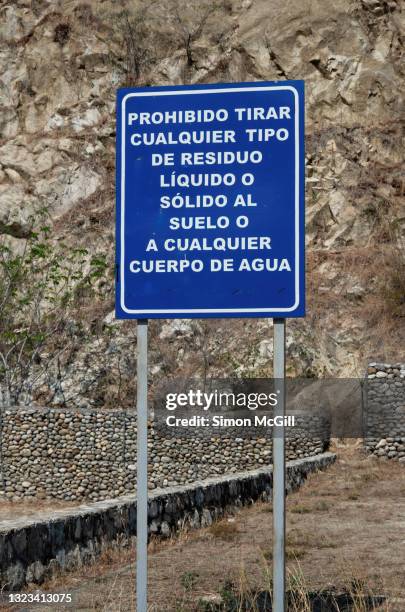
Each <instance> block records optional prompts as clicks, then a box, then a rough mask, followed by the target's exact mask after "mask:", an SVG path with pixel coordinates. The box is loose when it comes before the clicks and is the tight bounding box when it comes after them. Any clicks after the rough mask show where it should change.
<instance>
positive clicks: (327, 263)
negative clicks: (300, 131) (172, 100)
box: [0, 0, 405, 402]
mask: <svg viewBox="0 0 405 612" xmlns="http://www.w3.org/2000/svg"><path fill="white" fill-rule="evenodd" d="M401 4H402V3H401V2H400V0H336V1H335V2H333V3H332V4H330V3H326V2H324V1H323V0H308V1H302V2H296V1H293V0H287V1H286V2H283V3H282V5H281V4H280V3H277V2H275V3H269V2H268V1H267V0H223V1H219V2H215V3H213V2H212V1H208V0H202V1H201V2H199V3H188V2H185V1H184V0H179V1H178V2H176V1H174V0H173V1H170V0H158V2H155V3H149V4H146V5H145V3H143V2H132V1H131V2H127V1H125V0H123V1H122V2H120V3H116V2H114V1H113V0H105V1H103V2H99V1H98V0H97V1H96V0H92V1H87V2H81V1H78V0H71V1H69V2H62V1H55V0H36V1H35V2H31V1H28V0H12V1H7V0H3V2H2V3H1V8H0V21H1V23H2V33H1V52H0V73H1V75H2V76H1V80H0V88H1V98H2V102H1V105H2V112H1V119H0V125H1V141H0V160H1V166H0V195H1V202H0V232H3V233H7V234H10V235H11V236H13V237H15V238H17V239H21V238H22V237H23V236H24V235H26V233H27V231H28V227H29V226H28V225H27V223H28V219H29V215H30V213H31V211H32V210H34V209H35V208H38V207H43V206H46V207H48V208H49V209H50V211H51V213H52V217H53V220H54V223H55V226H54V230H55V234H56V235H57V236H59V237H63V238H64V239H65V240H67V241H70V242H71V243H72V244H76V245H83V244H84V243H85V244H86V246H90V248H91V249H92V250H93V251H94V252H96V251H98V250H103V251H104V252H106V253H108V257H109V260H110V262H111V264H112V262H113V228H114V221H113V218H114V213H113V210H114V157H115V140H114V136H115V124H114V121H115V119H114V114H115V90H116V88H117V87H119V86H123V85H143V86H145V85H168V84H181V83H204V82H216V81H218V82H233V81H255V80H279V79H285V78H290V79H294V78H300V79H301V78H303V79H305V81H306V97H307V177H308V178H307V232H308V234H307V242H308V253H309V255H308V270H309V274H308V302H309V308H308V317H307V318H306V320H304V321H295V322H291V323H290V324H289V355H290V361H289V363H290V364H291V373H293V372H298V373H306V372H309V373H311V374H313V373H328V374H333V375H349V374H358V373H360V372H361V371H362V369H363V368H362V364H363V363H365V359H367V358H369V357H370V358H380V359H388V358H396V355H395V353H396V352H398V350H399V346H400V344H401V343H400V341H399V340H395V338H396V337H397V336H398V334H399V335H400V338H403V337H404V329H403V328H404V326H403V323H402V325H401V321H403V319H401V314H402V315H403V301H402V298H401V297H398V296H400V295H401V287H403V285H401V283H402V282H403V279H402V280H401V277H398V275H397V264H398V260H397V259H396V258H397V257H398V239H399V238H398V236H400V235H402V236H403V223H404V215H403V213H402V214H400V207H401V206H403V204H404V191H405V187H404V182H403V177H401V162H402V156H403V153H402V151H403V134H402V132H401V129H400V120H401V113H403V108H404V90H405V86H404V72H405V70H404V65H405V62H404V61H403V57H401V56H402V54H403V26H404V11H403V7H401ZM401 224H402V225H401ZM401 232H402V234H401ZM398 283H399V294H398ZM111 296H112V289H111V292H110V295H108V296H107V297H106V300H105V304H103V305H102V309H101V310H103V311H104V315H107V313H108V312H109V311H110V310H111ZM95 316H96V315H95ZM99 316H100V315H99V314H97V318H99ZM159 326H160V324H158V323H156V324H155V326H154V331H153V338H154V339H155V344H153V345H152V347H153V352H152V366H153V367H154V368H155V372H156V373H158V372H161V373H165V372H167V371H170V372H171V373H173V372H174V371H175V369H176V367H175V365H174V364H175V363H178V366H179V368H180V369H181V368H184V367H186V366H187V363H188V362H189V360H190V355H191V358H192V359H193V358H194V357H193V355H194V356H195V348H196V344H197V345H198V346H199V347H200V349H199V350H200V352H201V351H202V352H203V353H204V354H206V355H209V359H208V360H207V359H206V358H204V359H201V360H200V364H199V367H200V370H201V368H202V367H213V368H214V370H215V371H214V372H213V373H214V374H216V375H217V374H218V372H219V373H224V374H228V373H230V372H234V371H235V370H236V371H237V372H238V373H243V372H249V373H252V372H253V373H255V374H256V375H260V374H268V373H269V372H270V371H271V367H270V366H269V363H270V359H271V350H272V349H271V346H268V347H267V348H266V347H265V346H264V345H263V344H260V343H261V342H262V341H263V339H265V338H266V336H267V337H269V336H270V334H271V330H270V327H269V323H268V322H267V321H264V320H256V321H255V320H253V321H250V322H246V323H242V322H239V323H237V324H235V323H234V322H229V321H225V322H215V321H213V322H210V323H209V324H208V325H207V326H205V327H204V326H203V327H200V328H198V326H197V325H194V326H193V327H192V329H193V332H192V334H191V336H192V337H193V338H194V339H195V343H194V344H193V341H191V340H190V337H187V333H186V332H185V331H184V330H183V329H182V328H181V327H180V328H179V329H178V330H174V331H173V339H172V340H171V339H170V338H169V336H170V324H169V327H168V326H167V325H164V327H163V329H162V335H161V340H162V342H161V343H160V341H158V338H159V333H160V327H159ZM400 328H401V329H400ZM201 330H208V331H206V332H204V333H201ZM114 334H116V335H118V336H120V334H121V332H120V327H119V326H118V328H117V329H116V330H115V331H114ZM163 340H164V342H163ZM394 340H395V341H394ZM109 342H110V340H108V339H104V340H103V342H102V348H101V349H100V350H101V352H103V351H105V350H107V348H108V347H109ZM86 350H87V349H86V347H83V350H82V351H81V352H80V351H79V352H78V359H79V362H80V363H82V361H83V360H84V361H85V357H86ZM226 355H228V356H229V357H226ZM173 357H174V361H173ZM203 362H204V364H205V365H201V364H202V363H203ZM94 367H97V365H95V366H94ZM196 367H197V366H196ZM72 370H73V373H72V375H75V374H76V372H77V371H80V370H81V368H80V367H79V368H78V370H77V369H76V368H75V367H74V366H72ZM76 382H77V381H76ZM75 384H76V383H75ZM77 384H80V383H79V382H77ZM106 384H107V383H106ZM102 401H103V400H101V402H102Z"/></svg>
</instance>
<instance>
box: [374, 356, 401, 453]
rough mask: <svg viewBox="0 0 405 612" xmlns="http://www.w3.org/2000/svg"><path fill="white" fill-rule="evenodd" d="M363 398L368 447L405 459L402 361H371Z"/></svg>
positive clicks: (375, 451) (377, 451)
mask: <svg viewBox="0 0 405 612" xmlns="http://www.w3.org/2000/svg"><path fill="white" fill-rule="evenodd" d="M365 398H366V399H365V406H364V408H365V410H364V420H365V423H364V430H365V441H364V442H365V447H366V449H367V451H368V452H370V453H372V454H373V455H374V456H376V457H381V458H384V457H386V458H388V459H398V460H399V461H400V462H401V463H405V364H401V363H395V364H387V363H370V364H369V366H368V369H367V378H366V384H365Z"/></svg>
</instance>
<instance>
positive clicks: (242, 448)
mask: <svg viewBox="0 0 405 612" xmlns="http://www.w3.org/2000/svg"><path fill="white" fill-rule="evenodd" d="M306 420H307V426H308V429H307V430H308V431H310V432H311V434H310V435H306V434H305V432H303V433H301V434H298V437H296V438H294V439H293V438H289V439H287V441H286V446H287V452H286V455H287V459H299V458H300V457H309V456H312V455H315V454H318V453H322V452H323V451H325V450H327V448H328V447H329V423H328V422H327V421H326V420H325V419H323V418H322V417H320V416H319V415H316V414H313V415H311V416H309V417H307V419H306ZM270 433H271V432H270ZM271 448H272V447H271V438H269V437H266V438H260V437H257V436H256V437H253V438H246V437H243V438H237V437H236V436H235V435H234V434H232V435H231V434H230V435H229V436H228V437H227V435H226V432H225V431H222V432H221V435H212V436H211V434H210V435H203V436H198V435H197V434H195V435H194V432H193V435H187V436H184V437H179V436H178V435H173V437H171V438H167V437H166V438H165V437H162V436H161V435H158V434H157V433H156V431H155V429H154V428H153V427H152V424H150V428H149V466H150V474H149V486H150V489H155V488H156V487H167V486H176V485H182V484H186V483H189V482H194V481H196V480H201V479H204V478H207V477H210V476H215V475H219V474H224V473H232V472H237V471H243V470H250V469H255V468H258V467H260V466H263V465H268V464H269V463H271ZM0 462H1V466H0V468H1V481H0V495H3V496H5V497H6V498H7V499H11V500H15V501H17V500H19V499H22V498H27V497H28V498H29V497H39V498H57V499H62V500H69V501H74V500H82V499H88V500H91V501H95V500H101V499H106V498H109V497H116V496H119V495H124V494H126V493H130V492H132V491H134V490H135V487H136V417H135V415H134V413H125V412H124V411H122V410H112V411H104V412H102V411H98V412H94V411H91V410H81V411H78V410H74V411H71V410H62V409H56V408H55V409H44V408H39V407H38V408H30V409H25V408H24V409H22V408H19V409H9V410H5V411H3V412H2V414H1V423H0Z"/></svg>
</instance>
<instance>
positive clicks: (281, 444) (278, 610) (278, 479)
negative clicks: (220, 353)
mask: <svg viewBox="0 0 405 612" xmlns="http://www.w3.org/2000/svg"><path fill="white" fill-rule="evenodd" d="M273 330H274V352H273V353H274V367H273V372H274V374H273V375H274V379H275V391H276V392H277V393H278V402H277V405H276V406H275V408H274V416H282V417H284V415H285V319H273ZM284 610H285V436H284V427H281V426H277V427H274V428H273V611H274V612H284Z"/></svg>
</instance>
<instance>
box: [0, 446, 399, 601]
mask: <svg viewBox="0 0 405 612" xmlns="http://www.w3.org/2000/svg"><path fill="white" fill-rule="evenodd" d="M338 454H339V456H338V461H337V463H336V464H335V465H333V466H332V467H331V468H329V469H328V470H326V471H324V472H321V473H317V474H313V475H311V476H310V478H309V479H308V481H307V482H306V483H305V485H304V486H303V487H302V488H301V490H300V491H298V492H297V493H294V494H292V495H290V496H289V497H288V499H287V549H286V554H287V568H288V581H289V584H290V585H292V586H295V587H297V585H299V586H300V587H303V588H305V589H307V590H315V589H321V588H332V587H333V588H335V589H337V590H340V589H346V588H348V589H350V588H351V585H353V582H356V583H357V584H360V585H362V586H361V588H362V589H363V588H364V589H366V590H370V591H371V592H372V593H373V594H374V595H382V594H383V595H388V596H389V599H388V601H387V602H386V603H385V604H384V605H383V607H382V608H381V610H384V611H388V610H389V611H390V612H404V610H405V466H404V465H399V464H398V463H396V462H395V463H394V462H388V461H385V462H384V461H376V460H373V459H370V458H366V457H365V456H364V455H363V454H362V453H361V452H360V451H359V450H355V449H350V448H349V449H348V448H345V449H339V450H338ZM271 548H272V512H271V505H270V504H264V503H258V504H255V505H254V506H251V507H246V508H243V509H242V510H240V511H238V512H237V513H235V514H234V515H233V516H228V517H226V518H225V519H223V520H221V521H220V522H218V523H216V524H214V525H212V526H211V527H209V528H206V529H201V530H198V531H192V532H189V533H183V534H181V535H180V536H178V537H175V538H173V539H171V540H168V541H164V542H162V541H153V542H151V544H150V556H149V591H148V592H149V605H150V610H151V611H153V612H164V611H168V612H169V611H170V612H183V611H184V612H186V611H193V610H198V609H201V607H200V608H199V607H198V606H199V605H201V599H207V598H208V599H213V600H215V599H216V596H217V595H218V594H221V593H222V594H223V593H224V592H226V589H227V588H229V587H227V583H228V581H231V582H233V583H234V584H236V585H238V586H239V588H241V589H242V590H247V589H250V588H264V589H265V588H268V587H269V584H270V576H271ZM132 554H133V553H131V552H129V551H124V552H122V553H117V552H111V554H110V555H107V556H105V558H104V559H103V560H101V562H100V563H97V565H94V566H93V567H89V568H84V569H83V570H81V571H77V572H74V573H71V574H69V575H67V576H64V577H61V578H60V579H58V580H55V581H53V582H52V584H47V585H46V589H45V588H44V589H42V590H47V591H48V592H53V593H56V592H70V593H72V594H73V602H74V603H73V604H72V605H71V606H69V607H67V606H66V607H64V606H59V607H55V604H52V610H57V611H59V610H60V611H62V610H72V607H73V608H74V610H75V611H77V612H90V611H93V610H97V611H106V612H107V611H111V612H118V611H122V612H130V611H132V610H135V604H134V589H135V573H134V567H133V557H132ZM131 557H132V558H131ZM44 587H45V585H44ZM5 609H9V610H14V611H15V610H24V611H28V610H31V609H32V610H33V609H35V610H37V612H39V611H41V612H42V610H44V611H45V610H49V609H50V608H49V607H48V608H45V607H43V606H40V607H35V608H30V607H27V606H24V608H22V607H13V608H5Z"/></svg>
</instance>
